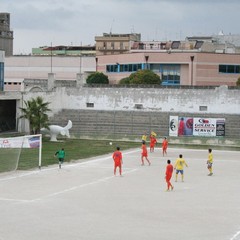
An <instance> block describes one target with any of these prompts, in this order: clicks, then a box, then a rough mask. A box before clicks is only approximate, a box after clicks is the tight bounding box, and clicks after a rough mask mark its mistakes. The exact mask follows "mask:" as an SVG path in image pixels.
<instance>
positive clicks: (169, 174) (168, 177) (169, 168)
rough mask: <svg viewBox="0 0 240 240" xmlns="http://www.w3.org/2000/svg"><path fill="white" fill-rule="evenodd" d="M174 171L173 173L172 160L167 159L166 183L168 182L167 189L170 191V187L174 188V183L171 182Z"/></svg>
mask: <svg viewBox="0 0 240 240" xmlns="http://www.w3.org/2000/svg"><path fill="white" fill-rule="evenodd" d="M172 173H173V165H172V164H171V160H167V167H166V173H165V174H166V176H165V179H166V183H167V190H166V191H169V190H170V188H171V190H173V185H172V184H171V182H170V180H171V178H172Z"/></svg>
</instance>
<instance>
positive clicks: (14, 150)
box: [0, 134, 42, 172]
mask: <svg viewBox="0 0 240 240" xmlns="http://www.w3.org/2000/svg"><path fill="white" fill-rule="evenodd" d="M30 148H31V149H38V153H37V150H36V151H35V153H34V155H38V156H32V154H31V151H29V152H27V153H25V155H24V156H23V158H24V157H25V158H29V160H28V159H25V160H27V161H31V160H32V159H33V158H34V157H36V159H37V160H38V167H39V169H41V164H42V134H36V135H25V136H19V137H7V138H0V153H1V154H0V172H7V171H15V170H17V168H18V164H19V159H20V155H21V152H22V149H30ZM30 166H31V164H30Z"/></svg>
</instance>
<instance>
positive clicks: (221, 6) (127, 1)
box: [0, 0, 240, 54]
mask: <svg viewBox="0 0 240 240" xmlns="http://www.w3.org/2000/svg"><path fill="white" fill-rule="evenodd" d="M239 10H240V0H85V1H83V0H0V12H8V13H10V14H11V29H12V30H13V31H14V54H19V53H22V54H28V53H31V51H32V48H34V47H40V46H50V45H51V43H52V45H53V46H54V45H81V44H82V45H83V46H84V45H89V44H90V45H94V44H95V41H94V37H95V36H101V35H102V33H104V32H107V33H109V32H110V31H111V32H112V33H132V32H134V33H141V35H142V40H143V41H144V40H183V39H185V37H186V36H196V35H202V36H208V35H212V34H218V33H219V32H220V31H223V32H224V34H229V33H231V34H240V27H239Z"/></svg>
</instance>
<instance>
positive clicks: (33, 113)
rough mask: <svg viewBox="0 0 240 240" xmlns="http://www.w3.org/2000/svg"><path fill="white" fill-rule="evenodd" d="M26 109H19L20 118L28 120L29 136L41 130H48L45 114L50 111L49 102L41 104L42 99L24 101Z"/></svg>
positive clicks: (47, 120)
mask: <svg viewBox="0 0 240 240" xmlns="http://www.w3.org/2000/svg"><path fill="white" fill-rule="evenodd" d="M24 103H25V105H26V107H25V108H20V109H21V110H22V113H23V114H22V115H21V116H20V118H25V119H28V121H29V125H30V132H31V134H37V133H40V129H41V128H47V129H48V128H49V127H48V126H49V119H48V115H47V112H49V111H51V110H50V109H49V108H48V105H49V104H50V103H49V102H43V98H42V97H39V96H38V97H37V98H36V99H34V98H32V99H31V100H28V101H24Z"/></svg>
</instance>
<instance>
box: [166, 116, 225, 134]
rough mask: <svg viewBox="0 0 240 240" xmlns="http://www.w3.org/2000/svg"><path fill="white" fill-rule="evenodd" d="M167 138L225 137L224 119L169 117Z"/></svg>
mask: <svg viewBox="0 0 240 240" xmlns="http://www.w3.org/2000/svg"><path fill="white" fill-rule="evenodd" d="M169 136H204V137H216V136H225V119H224V118H219V119H218V118H199V117H198V118H193V117H179V116H170V119H169Z"/></svg>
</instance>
